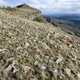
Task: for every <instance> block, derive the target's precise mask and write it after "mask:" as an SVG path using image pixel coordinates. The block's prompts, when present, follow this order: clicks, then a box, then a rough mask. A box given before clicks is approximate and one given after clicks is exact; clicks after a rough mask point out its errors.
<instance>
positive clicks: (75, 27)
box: [44, 14, 80, 36]
mask: <svg viewBox="0 0 80 80" xmlns="http://www.w3.org/2000/svg"><path fill="white" fill-rule="evenodd" d="M44 17H45V19H46V20H47V21H48V22H50V23H52V24H55V25H58V26H61V27H62V28H64V29H65V30H66V29H68V30H70V31H72V32H74V33H75V34H78V36H80V15H79V14H63V15H59V14H58V15H46V16H45V15H44ZM63 25H64V26H63Z"/></svg>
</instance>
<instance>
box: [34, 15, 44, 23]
mask: <svg viewBox="0 0 80 80" xmlns="http://www.w3.org/2000/svg"><path fill="white" fill-rule="evenodd" d="M33 21H38V22H44V18H43V17H41V16H37V17H35V18H34V19H33Z"/></svg>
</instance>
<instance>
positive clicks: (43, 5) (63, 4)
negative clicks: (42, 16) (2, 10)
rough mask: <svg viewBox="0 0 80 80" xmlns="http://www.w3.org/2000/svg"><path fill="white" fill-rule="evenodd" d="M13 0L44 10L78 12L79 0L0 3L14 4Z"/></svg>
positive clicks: (34, 0) (36, 0) (3, 2)
mask: <svg viewBox="0 0 80 80" xmlns="http://www.w3.org/2000/svg"><path fill="white" fill-rule="evenodd" d="M10 2H12V3H10ZM13 2H15V4H18V3H27V4H29V5H31V6H32V7H35V8H38V9H40V10H42V11H44V12H50V11H51V12H73V13H80V0H0V4H1V5H10V4H12V5H14V4H13Z"/></svg>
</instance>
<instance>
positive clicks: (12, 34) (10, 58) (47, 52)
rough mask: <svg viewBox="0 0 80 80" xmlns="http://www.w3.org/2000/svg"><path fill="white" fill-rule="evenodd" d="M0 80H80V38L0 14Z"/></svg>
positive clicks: (18, 17) (43, 24)
mask: <svg viewBox="0 0 80 80" xmlns="http://www.w3.org/2000/svg"><path fill="white" fill-rule="evenodd" d="M0 80H80V38H78V37H76V36H73V35H70V34H68V33H66V32H64V31H62V30H61V29H60V28H59V27H56V26H53V25H51V24H50V23H39V22H35V21H32V20H29V19H28V18H24V17H20V16H17V15H10V14H8V13H6V12H5V11H3V10H0Z"/></svg>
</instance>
